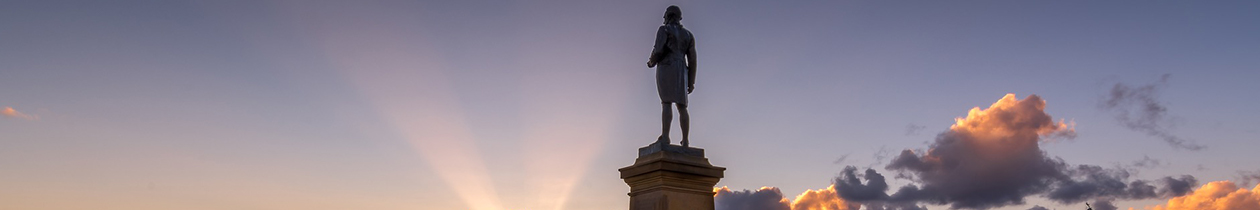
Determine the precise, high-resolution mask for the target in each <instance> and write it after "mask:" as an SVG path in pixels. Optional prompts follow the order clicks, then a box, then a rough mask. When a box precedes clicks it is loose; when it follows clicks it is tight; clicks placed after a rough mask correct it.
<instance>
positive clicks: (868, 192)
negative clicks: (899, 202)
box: [835, 166, 888, 202]
mask: <svg viewBox="0 0 1260 210" xmlns="http://www.w3.org/2000/svg"><path fill="white" fill-rule="evenodd" d="M856 172H857V167H853V166H848V167H845V168H844V171H842V172H840V174H841V175H840V177H837V178H836V180H835V185H838V186H839V190H838V191H837V192H838V194H839V195H840V197H842V198H844V199H845V200H851V201H857V202H863V201H875V200H887V199H888V194H887V193H885V192H884V191H888V183H887V182H885V181H884V175H880V174H879V173H877V172H875V170H874V169H866V173H864V174H863V176H862V179H865V180H866V183H867V184H862V181H861V180H858V177H857V174H856Z"/></svg>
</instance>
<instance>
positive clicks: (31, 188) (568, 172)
mask: <svg viewBox="0 0 1260 210" xmlns="http://www.w3.org/2000/svg"><path fill="white" fill-rule="evenodd" d="M671 4H677V5H679V6H681V7H682V10H683V17H684V19H683V21H682V23H683V24H684V26H686V27H687V28H688V29H690V30H691V31H692V32H693V33H694V34H695V35H696V42H697V46H696V47H697V49H698V55H699V56H698V57H699V64H700V69H699V75H698V76H697V77H698V78H697V87H696V92H695V93H694V94H693V95H691V97H692V98H691V101H692V105H690V106H691V114H692V124H693V125H692V137H693V138H692V142H693V143H692V144H693V145H695V146H698V147H702V148H705V149H706V151H707V154H708V155H709V158H710V159H711V161H712V162H713V163H714V164H716V165H721V166H724V167H727V168H728V170H727V172H726V178H725V179H723V180H722V182H721V183H719V185H720V186H729V187H730V188H732V189H756V188H759V187H762V186H773V187H778V188H780V189H782V191H783V192H784V193H785V194H790V195H795V194H798V193H800V192H803V191H805V190H806V189H820V188H825V187H827V186H828V185H830V182H831V180H832V179H833V178H834V177H835V176H836V175H837V174H838V173H839V172H840V171H841V169H842V168H843V167H844V166H846V165H854V166H858V167H863V168H865V167H873V168H876V169H878V170H883V166H882V164H880V163H877V160H876V158H874V156H875V155H876V153H878V151H880V150H881V148H883V149H884V150H887V151H890V152H892V153H893V154H895V153H896V152H897V151H900V150H902V149H926V148H928V143H929V142H931V141H932V140H933V139H934V136H935V135H936V134H937V133H940V132H943V131H945V130H947V129H948V128H949V125H951V124H953V123H954V118H957V117H963V116H966V114H967V111H968V110H969V109H971V108H972V107H987V106H988V105H989V104H992V103H994V102H995V101H997V100H998V99H1000V98H1002V97H1003V95H1005V94H1007V93H1014V94H1016V95H1017V96H1018V97H1019V98H1023V97H1025V96H1028V95H1031V94H1036V95H1038V96H1040V97H1042V98H1043V99H1045V101H1046V104H1047V105H1046V110H1045V111H1046V113H1048V114H1050V115H1051V116H1053V117H1054V118H1056V119H1058V118H1062V119H1066V120H1068V121H1071V122H1075V123H1076V126H1075V129H1076V132H1077V134H1078V137H1077V138H1075V139H1073V140H1065V141H1058V142H1049V143H1043V144H1042V148H1043V149H1044V150H1045V151H1046V153H1047V154H1048V156H1052V157H1059V158H1062V159H1064V160H1065V161H1067V162H1069V163H1073V164H1094V165H1102V166H1111V165H1116V164H1129V163H1131V162H1133V161H1137V160H1141V159H1143V158H1144V157H1150V158H1154V159H1158V160H1160V161H1162V162H1164V163H1166V164H1165V165H1162V166H1158V167H1153V168H1144V169H1142V170H1141V172H1140V173H1139V174H1138V175H1137V177H1139V178H1144V179H1152V178H1157V177H1162V176H1169V175H1180V174H1189V175H1194V176H1195V177H1198V179H1199V180H1200V182H1208V181H1217V180H1234V179H1237V175H1238V171H1256V170H1260V165H1258V164H1256V163H1255V161H1254V159H1255V154H1256V153H1255V152H1254V148H1260V141H1257V139H1256V136H1257V135H1260V130H1258V129H1257V128H1260V120H1257V119H1260V116H1258V115H1260V108H1258V107H1260V106H1256V105H1255V104H1258V103H1260V96H1257V94H1255V93H1254V92H1255V91H1256V90H1260V83H1256V82H1254V80H1255V79H1256V78H1260V71H1258V70H1260V69H1258V68H1260V59H1257V58H1260V39H1257V37H1260V24H1257V20H1260V13H1256V12H1255V11H1257V10H1258V9H1260V3H1257V2H1252V1H1212V2H1202V1H1153V2H1152V1H1106V2H1099V1H1042V2H981V1H793V2H773V1H765V2H757V1H676V2H670V1H634V2H588V1H418V2H416V1H379V2H378V1H366V2H339V1H115V2H86V1H38V2H15V1H8V2H2V3H0V106H3V107H11V108H12V109H14V110H15V111H18V112H21V113H23V114H25V115H30V116H38V119H33V117H26V118H24V117H5V118H0V168H4V169H5V170H4V171H6V173H4V174H2V175H0V203H4V204H0V205H5V206H7V207H11V208H18V209H66V208H71V209H73V208H82V207H86V206H94V207H103V208H112V209H170V208H176V207H178V208H180V209H189V208H187V207H189V206H193V207H194V208H205V209H295V208H300V209H321V208H326V209H345V208H351V207H364V206H368V207H371V208H372V209H417V208H419V209H479V208H480V209H495V208H507V209H609V208H624V206H626V205H627V202H628V200H627V197H626V196H625V193H626V191H627V187H626V186H625V184H624V183H622V182H621V180H619V179H617V174H616V173H617V172H616V170H615V169H617V168H619V167H623V166H626V165H629V164H631V163H632V159H633V158H634V155H635V148H637V147H640V146H643V145H646V144H648V143H650V142H651V141H652V140H653V139H654V138H655V136H656V135H657V131H658V129H659V124H658V123H659V115H658V114H659V105H657V100H658V99H657V96H656V95H655V90H654V89H653V88H654V87H655V86H654V84H653V82H654V80H653V78H654V77H653V73H654V71H653V70H651V69H648V68H646V66H645V65H644V62H645V61H646V59H647V56H648V52H649V51H650V50H651V47H652V39H653V38H654V36H653V35H654V31H653V30H655V28H656V26H658V25H659V24H660V23H661V19H660V16H661V14H662V13H663V11H664V8H665V7H666V6H668V5H671ZM1163 75H1169V77H1168V80H1167V82H1166V83H1163V85H1162V86H1161V87H1162V89H1161V91H1160V92H1159V93H1158V99H1159V101H1160V102H1161V103H1162V105H1165V106H1166V107H1167V114H1168V117H1167V119H1165V120H1164V121H1161V123H1162V125H1168V126H1166V129H1165V130H1167V131H1168V132H1170V133H1172V134H1174V135H1177V136H1180V137H1184V138H1186V139H1191V140H1193V141H1194V142H1197V143H1200V144H1202V145H1204V146H1206V147H1207V148H1206V149H1204V150H1200V151H1186V150H1177V149H1174V148H1172V147H1170V146H1169V145H1167V144H1165V143H1164V142H1162V141H1160V140H1158V139H1157V138H1155V137H1151V136H1148V135H1146V134H1144V133H1142V132H1139V131H1134V130H1130V129H1127V128H1125V127H1124V126H1122V125H1120V124H1119V122H1117V120H1116V119H1115V117H1114V113H1113V112H1110V111H1108V110H1103V109H1100V108H1099V106H1098V103H1099V101H1100V100H1102V98H1103V97H1104V96H1105V95H1106V94H1107V91H1108V90H1109V89H1110V88H1111V87H1112V85H1114V84H1116V83H1121V84H1128V85H1135V86H1137V85H1145V84H1154V83H1157V82H1158V81H1159V80H1160V78H1161V76H1163ZM6 116H8V115H6ZM917 126H922V129H916V130H915V132H908V131H907V129H908V127H917ZM675 135H678V134H677V132H675ZM674 139H679V138H678V137H675V138H674ZM841 157H847V158H844V159H845V160H844V161H843V162H840V163H836V162H837V161H836V160H837V159H840V158H841ZM1200 166H1202V167H1200ZM1200 168H1203V169H1202V170H1201V169H1200ZM890 180H891V179H890ZM906 183H909V182H908V181H906V180H892V181H891V183H890V184H893V186H901V185H904V184H906ZM64 200H75V201H77V202H57V201H64ZM1161 202H1162V201H1160V200H1143V201H1123V202H1119V203H1118V204H1119V206H1120V207H1121V208H1127V207H1136V208H1141V207H1142V206H1146V205H1153V204H1157V203H1161ZM1034 204H1035V205H1042V206H1047V207H1058V208H1069V206H1070V207H1072V208H1075V207H1076V205H1060V204H1056V203H1051V202H1049V201H1046V200H1044V199H1041V200H1039V199H1038V198H1030V200H1029V201H1028V205H1024V206H1009V207H1006V208H1005V209H1027V208H1028V207H1029V206H1031V205H1034ZM929 208H930V209H944V207H943V206H929Z"/></svg>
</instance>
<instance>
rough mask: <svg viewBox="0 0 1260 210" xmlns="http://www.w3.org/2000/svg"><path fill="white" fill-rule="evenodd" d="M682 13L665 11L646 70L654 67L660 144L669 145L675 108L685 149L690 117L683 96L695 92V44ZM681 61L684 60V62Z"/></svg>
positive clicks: (673, 7) (671, 10)
mask: <svg viewBox="0 0 1260 210" xmlns="http://www.w3.org/2000/svg"><path fill="white" fill-rule="evenodd" d="M680 21H682V10H681V9H679V8H678V6H677V5H670V6H669V7H668V8H665V24H664V25H661V27H660V28H658V29H657V30H656V46H655V47H654V48H653V49H652V56H651V57H650V58H648V62H647V65H648V68H652V67H656V92H657V94H658V95H660V96H661V108H662V109H663V110H662V112H661V124H662V125H661V136H660V137H658V138H657V139H656V141H657V142H658V143H660V145H667V144H669V127H670V126H669V123H670V121H671V120H673V116H671V114H672V113H673V110H670V107H669V105H670V104H671V103H672V104H675V105H676V106H677V107H678V115H679V116H678V123H679V124H680V125H679V126H680V127H682V136H683V137H682V138H683V139H682V146H683V147H687V146H688V141H687V140H688V138H687V137H688V136H687V134H688V131H689V127H690V122H691V117H690V116H689V115H688V114H687V94H690V93H691V91H692V90H695V84H696V81H695V79H696V44H695V39H694V38H693V37H692V36H691V31H688V30H687V29H686V28H683V26H682V23H681V22H680ZM684 59H685V60H684Z"/></svg>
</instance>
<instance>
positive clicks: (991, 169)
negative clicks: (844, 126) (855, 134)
mask: <svg viewBox="0 0 1260 210" xmlns="http://www.w3.org/2000/svg"><path fill="white" fill-rule="evenodd" d="M1045 106H1046V102H1045V101H1044V100H1042V99H1041V98H1040V97H1038V96H1036V95H1032V96H1029V97H1027V98H1024V99H1022V100H1017V99H1016V98H1015V95H1014V94H1007V95H1005V96H1003V97H1002V99H1000V100H998V101H997V102H995V103H993V104H992V105H991V106H989V107H988V108H987V109H980V108H979V107H977V108H973V109H971V110H970V111H969V112H968V114H967V116H966V117H964V118H957V119H955V121H956V123H955V124H954V125H953V126H951V127H950V129H949V130H947V131H945V132H942V133H940V134H938V135H937V137H936V139H935V141H934V142H933V143H932V144H931V145H930V146H929V148H928V149H927V150H925V151H922V152H916V150H911V149H906V150H902V151H901V153H900V154H899V155H896V156H895V157H893V159H892V160H891V161H890V162H889V163H888V164H887V165H886V166H885V167H884V169H886V170H890V171H892V172H894V174H895V175H896V176H895V178H900V179H907V180H910V181H911V184H908V185H905V186H901V187H899V188H897V189H896V190H895V191H893V193H892V194H888V192H889V190H890V189H891V188H892V187H890V186H889V185H888V183H887V180H886V179H887V177H885V176H884V175H883V174H880V173H879V172H878V171H876V170H875V169H869V168H868V169H865V170H862V171H859V169H858V168H857V167H853V166H849V167H845V168H844V170H843V171H842V172H841V173H840V175H838V176H837V177H836V178H835V180H834V181H833V182H832V184H833V185H832V187H829V188H828V189H826V190H827V191H822V192H823V193H817V192H814V193H815V194H821V195H826V193H829V191H834V192H835V193H834V194H835V196H836V197H839V198H838V200H840V201H843V202H845V203H850V205H855V204H856V205H861V206H864V207H866V208H867V209H923V207H921V206H918V205H920V204H933V205H948V206H949V207H950V208H951V209H989V208H997V207H1004V206H1010V205H1022V204H1024V203H1025V198H1026V197H1029V196H1042V197H1045V198H1047V199H1049V200H1051V201H1055V202H1059V203H1063V204H1072V203H1079V202H1084V201H1090V200H1093V201H1094V202H1096V203H1097V204H1096V205H1098V207H1095V208H1104V209H1114V208H1115V206H1114V205H1110V204H1111V202H1112V201H1115V200H1134V199H1153V198H1171V197H1176V196H1181V195H1185V194H1186V193H1188V192H1190V189H1191V188H1192V187H1193V186H1195V185H1198V183H1197V180H1196V179H1195V178H1194V177H1192V176H1188V175H1187V176H1178V177H1173V176H1168V177H1163V178H1160V179H1154V180H1138V179H1132V178H1130V177H1131V174H1130V173H1131V172H1130V169H1126V168H1120V167H1116V168H1103V167H1100V166H1095V165H1071V164H1068V163H1065V162H1064V161H1063V160H1062V159H1060V158H1057V157H1051V156H1049V155H1047V154H1046V152H1045V151H1043V150H1042V149H1041V148H1040V143H1043V142H1050V141H1052V140H1054V139H1071V138H1075V136H1076V133H1075V131H1074V129H1073V128H1072V126H1070V125H1069V124H1068V123H1064V122H1063V121H1062V120H1059V121H1054V120H1053V118H1052V117H1051V116H1050V115H1049V114H1047V113H1046V112H1045ZM1147 162H1149V161H1147ZM1144 164H1148V163H1144ZM763 189H764V188H763ZM776 192H777V191H776ZM803 195H804V194H803ZM719 196H722V195H719ZM799 198H800V197H798V199H799ZM792 203H794V204H795V203H796V202H795V201H794V202H792ZM793 207H794V208H792V209H797V210H799V209H813V208H795V206H793Z"/></svg>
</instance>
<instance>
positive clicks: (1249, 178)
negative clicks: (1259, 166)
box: [1238, 170, 1260, 186]
mask: <svg viewBox="0 0 1260 210" xmlns="http://www.w3.org/2000/svg"><path fill="white" fill-rule="evenodd" d="M1238 180H1240V182H1239V184H1242V185H1243V186H1247V185H1251V184H1256V182H1258V181H1260V170H1256V171H1238Z"/></svg>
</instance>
